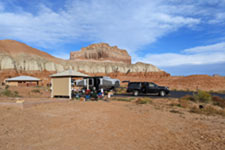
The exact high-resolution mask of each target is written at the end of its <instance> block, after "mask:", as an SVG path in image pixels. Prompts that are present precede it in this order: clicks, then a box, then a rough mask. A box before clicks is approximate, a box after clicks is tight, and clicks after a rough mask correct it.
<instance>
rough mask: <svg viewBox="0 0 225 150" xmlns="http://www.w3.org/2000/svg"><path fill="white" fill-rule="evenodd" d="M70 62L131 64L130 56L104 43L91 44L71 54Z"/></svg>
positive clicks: (124, 51)
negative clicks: (86, 61) (93, 61)
mask: <svg viewBox="0 0 225 150" xmlns="http://www.w3.org/2000/svg"><path fill="white" fill-rule="evenodd" d="M70 60H75V61H80V60H83V61H85V60H88V61H91V60H95V61H110V62H120V63H125V64H131V56H130V55H129V54H128V53H127V51H126V50H122V49H119V48H118V47H117V46H113V47H111V46H109V45H108V44H106V43H98V44H92V45H90V46H88V47H86V48H82V49H81V51H77V52H71V53H70Z"/></svg>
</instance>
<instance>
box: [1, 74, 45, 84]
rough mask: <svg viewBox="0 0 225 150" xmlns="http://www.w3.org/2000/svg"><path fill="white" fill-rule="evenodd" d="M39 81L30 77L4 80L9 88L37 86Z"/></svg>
mask: <svg viewBox="0 0 225 150" xmlns="http://www.w3.org/2000/svg"><path fill="white" fill-rule="evenodd" d="M40 81H41V80H40V79H38V78H35V77H31V76H18V77H13V78H8V79H6V80H5V82H6V85H9V86H38V85H39V82H40Z"/></svg>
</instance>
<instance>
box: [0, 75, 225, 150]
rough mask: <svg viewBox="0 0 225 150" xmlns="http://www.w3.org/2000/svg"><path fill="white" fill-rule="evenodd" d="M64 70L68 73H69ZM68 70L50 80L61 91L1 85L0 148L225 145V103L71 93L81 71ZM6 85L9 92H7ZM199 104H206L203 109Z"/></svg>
mask: <svg viewBox="0 0 225 150" xmlns="http://www.w3.org/2000/svg"><path fill="white" fill-rule="evenodd" d="M65 72H66V73H70V75H67V78H66V77H65ZM65 72H64V73H60V74H61V75H58V76H57V78H56V79H61V78H59V77H62V79H63V80H60V82H59V83H57V81H58V80H56V81H52V83H53V84H55V86H57V85H59V88H56V87H54V88H55V89H56V90H57V92H58V94H62V95H61V96H59V95H57V94H56V95H57V96H53V94H52V93H53V92H52V90H54V88H53V87H42V86H36V85H33V86H31V85H30V84H27V85H26V84H22V85H20V86H15V84H11V86H8V85H5V86H1V90H0V91H1V93H2V94H1V98H0V113H1V116H0V126H1V128H0V135H1V136H0V143H1V144H0V149H8V150H10V149H11V150H14V149H21V150H22V149H56V150H57V149H58V150H60V149H67V150H70V149H71V150H72V149H96V150H97V149H127V150H128V149H137V150H139V149H143V150H144V149H187V150H190V149H196V148H197V149H206V150H207V149H209V150H211V149H218V150H219V149H223V147H224V146H225V143H224V141H225V136H224V135H225V124H224V123H225V111H224V106H225V105H221V107H218V105H217V106H216V105H212V104H211V103H208V102H207V103H206V102H197V101H196V102H193V101H190V100H188V97H179V98H173V97H169V96H167V97H160V96H157V95H156V96H151V97H150V96H148V95H146V96H130V95H127V96H121V95H113V96H112V97H108V95H107V94H105V96H104V97H103V98H100V99H98V101H95V100H94V99H92V98H90V99H86V98H85V96H84V97H80V98H76V97H71V96H72V94H71V95H69V93H68V90H69V89H70V90H71V91H70V92H72V87H73V86H74V83H75V80H73V82H74V83H72V82H71V81H72V80H71V77H72V74H71V73H73V76H74V75H75V74H74V73H76V74H79V73H77V72H74V71H73V72H71V71H65ZM62 74H64V75H63V76H62ZM55 76H56V75H52V76H51V77H52V78H53V79H54V78H55ZM81 76H83V77H84V78H86V79H88V78H87V76H86V75H85V74H79V78H80V77H81ZM88 82H89V81H87V83H88ZM51 86H53V85H51ZM86 86H87V85H86ZM67 87H68V88H67ZM4 88H7V89H5V90H4ZM60 88H61V89H60ZM62 88H64V89H62ZM87 88H88V87H87ZM65 89H66V90H67V92H66V91H65ZM6 90H8V91H10V92H11V95H8V96H7V95H4V92H2V91H6ZM60 90H62V91H60ZM86 90H87V89H86ZM57 92H55V93H57ZM15 93H17V94H15ZM120 93H121V91H120ZM122 93H123V92H122ZM63 94H65V95H63ZM213 99H215V97H213ZM220 99H221V98H220ZM200 105H203V106H204V107H205V108H203V110H200V109H199V108H198V107H199V106H200ZM222 106H223V107H222Z"/></svg>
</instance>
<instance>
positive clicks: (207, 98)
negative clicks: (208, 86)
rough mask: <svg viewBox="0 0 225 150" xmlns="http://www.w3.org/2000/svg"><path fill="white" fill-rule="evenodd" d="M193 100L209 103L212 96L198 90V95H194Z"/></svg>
mask: <svg viewBox="0 0 225 150" xmlns="http://www.w3.org/2000/svg"><path fill="white" fill-rule="evenodd" d="M194 99H195V101H198V102H202V103H209V102H211V100H212V96H211V94H209V93H208V92H206V91H201V90H198V93H197V94H195V95H194Z"/></svg>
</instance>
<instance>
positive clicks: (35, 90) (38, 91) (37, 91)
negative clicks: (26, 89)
mask: <svg viewBox="0 0 225 150" xmlns="http://www.w3.org/2000/svg"><path fill="white" fill-rule="evenodd" d="M31 92H33V93H41V91H40V90H39V89H33V90H32V91H31Z"/></svg>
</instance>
